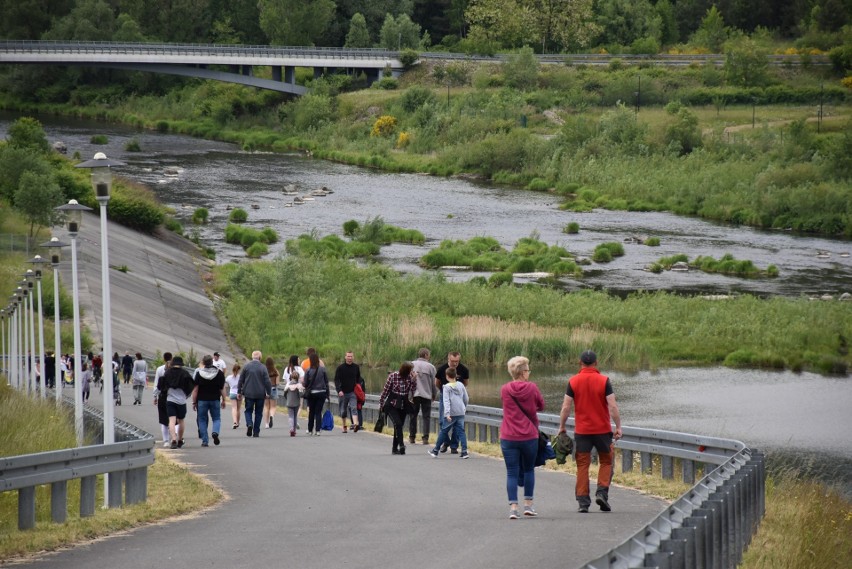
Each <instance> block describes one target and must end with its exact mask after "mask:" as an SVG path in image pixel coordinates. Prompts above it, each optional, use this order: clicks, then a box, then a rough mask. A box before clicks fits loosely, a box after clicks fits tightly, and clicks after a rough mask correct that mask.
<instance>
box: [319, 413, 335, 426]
mask: <svg viewBox="0 0 852 569" xmlns="http://www.w3.org/2000/svg"><path fill="white" fill-rule="evenodd" d="M320 429H322V430H323V431H332V430H334V416H333V415H332V414H331V409H326V410H325V413H323V414H322V426H321V427H320Z"/></svg>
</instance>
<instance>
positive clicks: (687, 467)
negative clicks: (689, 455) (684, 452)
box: [681, 459, 695, 484]
mask: <svg viewBox="0 0 852 569" xmlns="http://www.w3.org/2000/svg"><path fill="white" fill-rule="evenodd" d="M681 465H682V466H683V481H684V482H686V483H687V484H695V461H692V460H686V459H684V460H682V461H681Z"/></svg>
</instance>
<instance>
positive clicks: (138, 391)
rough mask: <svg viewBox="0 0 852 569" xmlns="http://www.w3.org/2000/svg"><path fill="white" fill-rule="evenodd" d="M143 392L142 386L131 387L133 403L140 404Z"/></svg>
mask: <svg viewBox="0 0 852 569" xmlns="http://www.w3.org/2000/svg"><path fill="white" fill-rule="evenodd" d="M144 392H145V386H144V385H134V386H133V399H134V401H138V402H139V403H142V394H143V393H144Z"/></svg>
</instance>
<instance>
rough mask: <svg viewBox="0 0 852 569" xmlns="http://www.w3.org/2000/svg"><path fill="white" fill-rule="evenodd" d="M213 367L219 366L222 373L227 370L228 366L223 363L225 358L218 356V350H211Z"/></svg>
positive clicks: (225, 372)
mask: <svg viewBox="0 0 852 569" xmlns="http://www.w3.org/2000/svg"><path fill="white" fill-rule="evenodd" d="M213 367H216V368H219V369H220V370H221V371H222V373H224V374H227V372H228V366H227V365H226V364H225V360H223V359H222V358H221V357H220V356H219V352H213Z"/></svg>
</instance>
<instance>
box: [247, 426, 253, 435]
mask: <svg viewBox="0 0 852 569" xmlns="http://www.w3.org/2000/svg"><path fill="white" fill-rule="evenodd" d="M253 430H254V429H252V428H251V425H249V426H248V427H246V436H247V437H250V436H251V435H252V431H253Z"/></svg>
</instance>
